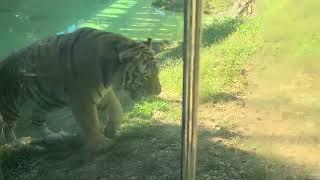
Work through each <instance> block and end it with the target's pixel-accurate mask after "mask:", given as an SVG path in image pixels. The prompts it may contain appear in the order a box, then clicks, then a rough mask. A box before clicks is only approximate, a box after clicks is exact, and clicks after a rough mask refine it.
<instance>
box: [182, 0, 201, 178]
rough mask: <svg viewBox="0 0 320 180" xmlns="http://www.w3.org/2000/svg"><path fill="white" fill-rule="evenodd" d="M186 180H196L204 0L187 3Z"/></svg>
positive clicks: (183, 171) (184, 82)
mask: <svg viewBox="0 0 320 180" xmlns="http://www.w3.org/2000/svg"><path fill="white" fill-rule="evenodd" d="M184 11H185V13H184V52H183V53H184V54H183V60H184V63H183V106H182V158H181V159H182V171H181V179H182V180H194V179H195V168H196V149H197V110H198V108H197V107H198V86H199V56H200V54H199V51H200V46H201V43H200V40H201V15H202V0H186V1H185V9H184Z"/></svg>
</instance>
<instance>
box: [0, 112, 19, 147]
mask: <svg viewBox="0 0 320 180" xmlns="http://www.w3.org/2000/svg"><path fill="white" fill-rule="evenodd" d="M0 115H1V116H0V118H1V121H2V123H1V125H2V127H1V136H2V137H3V139H4V141H5V143H8V142H12V141H14V140H15V139H16V135H15V133H14V128H15V127H16V119H15V118H13V117H11V118H10V116H9V115H8V114H6V113H0Z"/></svg>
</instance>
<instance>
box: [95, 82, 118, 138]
mask: <svg viewBox="0 0 320 180" xmlns="http://www.w3.org/2000/svg"><path fill="white" fill-rule="evenodd" d="M98 110H99V120H100V121H105V120H107V119H108V120H107V122H106V123H105V124H106V127H105V129H104V135H105V136H106V137H109V138H114V137H115V136H116V133H117V130H118V129H119V128H120V122H121V120H122V116H123V110H122V107H121V104H120V102H119V100H118V98H117V97H116V95H115V93H114V91H113V89H112V88H110V89H109V90H108V91H107V93H106V94H105V95H104V97H103V98H102V99H101V101H100V102H99V105H98ZM105 115H107V116H108V118H107V117H106V116H105Z"/></svg>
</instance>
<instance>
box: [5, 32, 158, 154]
mask: <svg viewBox="0 0 320 180" xmlns="http://www.w3.org/2000/svg"><path fill="white" fill-rule="evenodd" d="M158 74H159V66H158V64H157V61H156V60H155V54H154V51H153V49H152V39H151V38H147V40H146V41H137V40H133V39H130V38H128V37H125V36H123V35H121V34H117V33H113V32H107V31H103V30H98V29H94V28H89V27H84V28H79V29H78V30H76V31H74V32H72V33H67V34H60V35H54V36H50V37H47V38H44V39H41V40H38V41H36V42H34V43H32V44H31V45H29V46H27V47H25V48H22V49H20V50H18V51H16V52H14V53H11V54H10V55H9V56H8V57H6V58H5V59H4V60H2V61H0V84H1V86H0V118H1V119H2V128H1V129H2V132H1V136H2V137H3V138H4V139H5V141H6V143H8V142H12V141H14V140H16V139H17V138H16V135H15V131H14V129H15V126H16V121H17V119H18V118H19V115H20V113H19V112H20V109H21V106H22V104H23V103H24V102H26V101H32V102H33V103H34V104H36V107H35V108H33V111H35V113H34V114H35V116H34V117H33V118H34V119H37V121H39V119H40V124H44V123H45V120H43V117H41V116H40V117H36V116H37V115H39V114H43V113H46V112H50V111H51V110H53V109H55V108H62V107H71V110H72V114H73V117H74V119H75V120H76V122H77V124H78V125H79V127H80V129H81V130H82V132H83V134H84V137H85V138H84V139H85V142H86V147H87V148H89V149H91V150H95V149H98V147H105V146H108V145H109V144H111V141H112V138H114V136H115V135H116V132H117V130H118V129H119V127H120V123H121V119H122V116H123V110H122V106H121V104H120V102H119V99H118V98H117V95H116V93H117V92H118V91H120V90H124V91H125V92H127V93H128V94H129V96H130V97H132V98H133V99H137V98H139V97H142V96H152V95H159V94H160V93H161V84H160V81H159V77H158ZM103 113H106V114H108V117H109V121H108V123H107V125H106V127H105V128H104V130H101V126H100V124H101V123H100V121H101V116H100V114H103ZM99 118H100V119H99ZM33 121H35V122H36V123H37V121H36V120H33ZM41 121H43V122H41ZM44 126H45V125H44Z"/></svg>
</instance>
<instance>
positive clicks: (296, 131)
mask: <svg viewBox="0 0 320 180" xmlns="http://www.w3.org/2000/svg"><path fill="white" fill-rule="evenodd" d="M229 2H230V3H229ZM207 4H208V7H210V6H209V5H210V4H212V6H213V7H215V8H213V9H211V11H210V12H211V13H212V14H211V15H210V16H211V17H212V16H213V19H212V20H210V19H208V21H207V23H206V24H205V25H204V30H203V47H202V54H201V76H200V86H201V87H200V94H201V98H200V99H201V103H200V106H199V121H198V124H199V128H200V129H199V139H198V142H199V143H198V144H199V145H198V156H197V164H198V166H197V178H196V179H199V180H201V179H230V180H231V179H252V180H257V179H266V180H278V179H279V180H280V179H281V180H285V179H319V178H320V169H319V167H320V166H319V165H320V156H319V152H320V148H319V127H320V124H319V108H320V104H319V102H320V101H319V100H320V99H319V97H320V96H319V95H320V94H319V88H320V86H319V83H318V82H319V80H320V74H319V68H320V63H319V61H318V59H319V55H320V54H319V52H320V49H319V47H320V46H319V45H320V38H319V37H320V34H319V28H320V24H319V21H318V20H317V19H319V15H320V13H319V11H318V10H317V9H318V8H319V7H320V2H319V1H317V0H310V1H304V2H299V3H297V2H296V1H295V2H294V1H286V0H280V1H279V0H271V1H270V0H261V1H256V2H254V1H248V0H237V1H233V2H232V1H220V0H207ZM220 7H228V8H227V10H225V8H220ZM208 12H209V11H208ZM221 12H223V13H221ZM204 16H207V15H206V14H205V15H204ZM225 16H227V17H225Z"/></svg>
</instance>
